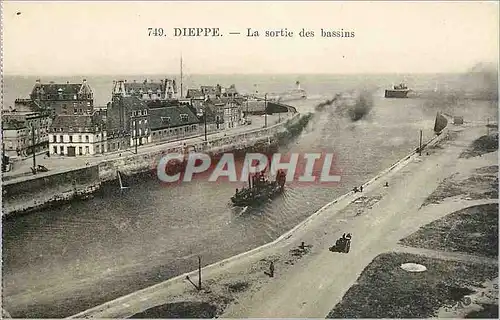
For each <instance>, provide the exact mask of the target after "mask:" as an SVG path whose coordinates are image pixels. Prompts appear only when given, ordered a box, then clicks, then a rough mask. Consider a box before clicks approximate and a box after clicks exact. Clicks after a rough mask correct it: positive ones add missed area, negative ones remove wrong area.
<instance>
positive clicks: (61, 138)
mask: <svg viewBox="0 0 500 320" xmlns="http://www.w3.org/2000/svg"><path fill="white" fill-rule="evenodd" d="M59 142H64V136H59ZM61 148H62V147H61Z"/></svg>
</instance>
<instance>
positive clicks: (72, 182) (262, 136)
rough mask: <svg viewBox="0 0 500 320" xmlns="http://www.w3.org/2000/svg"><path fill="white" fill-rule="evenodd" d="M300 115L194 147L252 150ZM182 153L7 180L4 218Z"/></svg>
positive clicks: (70, 196)
mask: <svg viewBox="0 0 500 320" xmlns="http://www.w3.org/2000/svg"><path fill="white" fill-rule="evenodd" d="M300 117H301V115H300V114H298V113H297V114H294V115H293V116H292V117H291V118H290V119H289V120H288V121H286V122H280V123H278V124H275V125H272V126H269V127H267V128H260V129H254V130H250V131H244V132H241V133H236V134H232V135H227V136H225V137H222V138H217V139H212V140H208V142H204V141H201V139H200V142H199V143H195V144H190V145H189V146H192V147H194V148H195V150H196V151H197V152H209V151H231V150H234V149H236V148H245V147H250V146H252V145H254V144H256V143H257V142H259V141H262V140H268V139H271V138H273V137H275V136H276V135H277V134H278V133H280V132H284V131H286V128H287V126H289V125H293V124H294V123H297V122H298V120H299V119H300ZM175 152H180V153H182V152H183V150H182V146H177V147H170V148H168V147H165V149H162V150H158V151H154V152H150V153H143V154H133V155H127V156H123V157H121V158H118V159H112V160H103V161H102V162H100V163H99V164H97V165H93V166H88V167H83V168H78V169H69V170H67V171H65V172H59V173H50V172H47V173H41V174H40V176H39V177H36V178H31V177H30V179H25V180H22V181H17V182H16V181H7V182H4V183H3V184H2V189H3V190H2V215H13V214H22V213H27V212H31V211H35V210H39V209H42V208H45V207H48V206H50V205H53V204H54V203H56V202H61V201H70V200H72V199H74V198H85V197H88V196H89V195H90V194H91V193H93V192H95V191H96V190H98V189H99V187H100V185H101V183H102V182H105V181H112V180H116V179H117V171H120V172H122V173H124V174H126V175H133V174H137V173H142V172H146V171H148V170H154V169H156V165H157V164H158V161H159V159H160V158H161V157H162V156H163V155H164V154H166V153H175Z"/></svg>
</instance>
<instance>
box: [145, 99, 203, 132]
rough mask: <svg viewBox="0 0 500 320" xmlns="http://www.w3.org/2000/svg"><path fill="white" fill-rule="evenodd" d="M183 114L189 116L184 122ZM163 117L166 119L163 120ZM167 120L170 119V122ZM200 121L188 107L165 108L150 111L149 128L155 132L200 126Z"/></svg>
mask: <svg viewBox="0 0 500 320" xmlns="http://www.w3.org/2000/svg"><path fill="white" fill-rule="evenodd" d="M181 114H187V119H186V120H182V119H181ZM162 117H163V118H164V119H162ZM166 118H169V119H168V120H167V119H166ZM199 122H200V120H199V119H198V118H197V117H196V115H195V114H194V113H193V112H192V111H191V109H189V107H187V106H183V105H180V106H176V107H163V108H154V109H150V110H149V127H150V129H151V130H152V131H153V130H159V129H164V128H175V127H180V126H185V125H191V124H198V123H199Z"/></svg>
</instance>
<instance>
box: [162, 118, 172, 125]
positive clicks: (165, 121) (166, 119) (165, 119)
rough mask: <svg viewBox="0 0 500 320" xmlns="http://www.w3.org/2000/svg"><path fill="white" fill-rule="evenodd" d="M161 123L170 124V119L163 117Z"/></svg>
mask: <svg viewBox="0 0 500 320" xmlns="http://www.w3.org/2000/svg"><path fill="white" fill-rule="evenodd" d="M161 122H163V123H166V124H169V123H170V117H161Z"/></svg>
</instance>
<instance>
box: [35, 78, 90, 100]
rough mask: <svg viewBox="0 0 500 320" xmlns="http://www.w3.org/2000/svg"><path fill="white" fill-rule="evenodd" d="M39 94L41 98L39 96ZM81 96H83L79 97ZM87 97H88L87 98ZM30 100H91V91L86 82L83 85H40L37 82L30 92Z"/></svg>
mask: <svg viewBox="0 0 500 320" xmlns="http://www.w3.org/2000/svg"><path fill="white" fill-rule="evenodd" d="M38 94H40V95H41V96H39V95H38ZM81 95H83V96H81ZM87 95H88V96H87ZM31 98H32V99H35V98H41V99H42V100H52V99H61V98H62V99H63V100H75V99H80V98H83V99H91V98H92V89H91V88H90V86H89V85H88V84H87V81H86V80H83V83H69V82H68V83H52V82H51V83H48V84H47V83H40V82H39V80H37V82H36V84H35V86H34V87H33V90H32V91H31Z"/></svg>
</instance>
